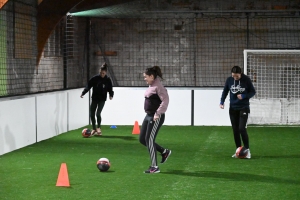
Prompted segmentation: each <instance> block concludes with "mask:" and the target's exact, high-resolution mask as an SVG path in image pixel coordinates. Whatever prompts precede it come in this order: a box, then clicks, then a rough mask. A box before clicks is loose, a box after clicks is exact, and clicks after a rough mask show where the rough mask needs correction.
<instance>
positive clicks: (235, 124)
mask: <svg viewBox="0 0 300 200" xmlns="http://www.w3.org/2000/svg"><path fill="white" fill-rule="evenodd" d="M229 117H230V122H231V127H232V131H233V137H234V142H235V146H236V148H238V147H240V146H242V142H241V137H240V132H239V120H240V111H239V110H233V109H229Z"/></svg>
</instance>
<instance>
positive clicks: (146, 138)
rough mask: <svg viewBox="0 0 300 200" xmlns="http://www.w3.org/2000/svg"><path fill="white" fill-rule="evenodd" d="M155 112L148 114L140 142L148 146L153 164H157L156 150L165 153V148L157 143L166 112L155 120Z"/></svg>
mask: <svg viewBox="0 0 300 200" xmlns="http://www.w3.org/2000/svg"><path fill="white" fill-rule="evenodd" d="M153 117H154V114H147V115H146V117H145V119H144V121H143V124H142V128H141V132H140V138H139V139H140V143H141V144H143V145H145V146H146V147H147V148H148V151H149V154H150V161H151V166H157V158H156V151H158V152H160V153H163V152H164V150H165V149H164V148H163V147H161V146H159V145H158V144H157V143H155V138H156V136H157V133H158V131H159V129H160V127H161V126H162V124H163V123H164V121H165V114H161V115H160V117H159V118H158V119H157V120H155V121H153Z"/></svg>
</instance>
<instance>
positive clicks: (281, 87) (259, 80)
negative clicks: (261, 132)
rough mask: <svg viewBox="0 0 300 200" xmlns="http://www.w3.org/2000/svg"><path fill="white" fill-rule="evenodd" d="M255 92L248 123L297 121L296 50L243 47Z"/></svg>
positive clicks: (299, 65) (299, 61)
mask: <svg viewBox="0 0 300 200" xmlns="http://www.w3.org/2000/svg"><path fill="white" fill-rule="evenodd" d="M244 73H245V74H246V75H248V76H249V77H250V79H251V80H252V83H253V85H254V87H255V89H256V95H255V96H254V97H253V98H252V99H251V100H250V110H251V113H250V115H249V120H248V124H270V125H300V89H299V88H300V50H244Z"/></svg>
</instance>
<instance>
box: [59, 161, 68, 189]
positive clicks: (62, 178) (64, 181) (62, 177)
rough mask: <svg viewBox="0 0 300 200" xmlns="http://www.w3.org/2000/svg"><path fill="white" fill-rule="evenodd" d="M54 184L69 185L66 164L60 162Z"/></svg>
mask: <svg viewBox="0 0 300 200" xmlns="http://www.w3.org/2000/svg"><path fill="white" fill-rule="evenodd" d="M56 186H62V187H70V182H69V175H68V170H67V164H66V163H61V165H60V170H59V173H58V178H57V182H56Z"/></svg>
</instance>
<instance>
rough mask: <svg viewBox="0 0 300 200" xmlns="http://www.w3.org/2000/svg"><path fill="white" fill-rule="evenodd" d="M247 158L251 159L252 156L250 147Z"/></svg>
mask: <svg viewBox="0 0 300 200" xmlns="http://www.w3.org/2000/svg"><path fill="white" fill-rule="evenodd" d="M245 158H247V159H250V158H251V153H250V149H248V154H247V156H246V157H245Z"/></svg>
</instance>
